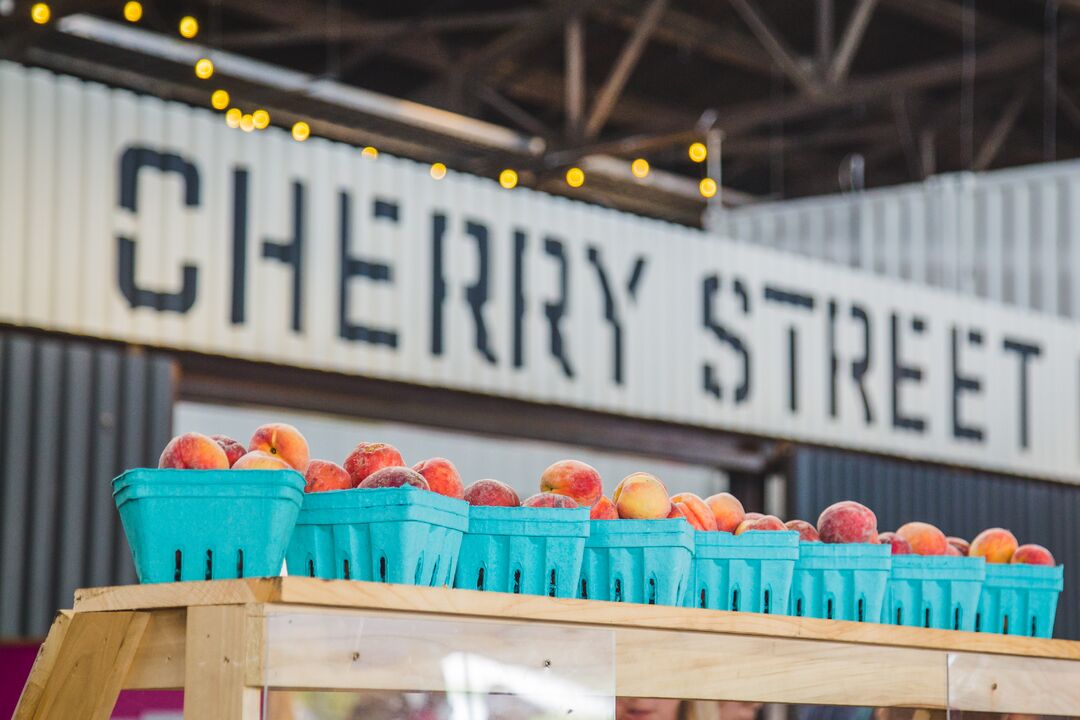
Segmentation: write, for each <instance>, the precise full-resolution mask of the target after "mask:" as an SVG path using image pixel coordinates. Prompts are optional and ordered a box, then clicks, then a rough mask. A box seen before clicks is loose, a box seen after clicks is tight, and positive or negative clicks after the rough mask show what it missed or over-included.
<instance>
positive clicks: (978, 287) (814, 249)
mask: <svg viewBox="0 0 1080 720" xmlns="http://www.w3.org/2000/svg"><path fill="white" fill-rule="evenodd" d="M1078 200H1080V161H1068V162H1059V163H1050V164H1045V165H1035V166H1031V167H1024V168H1016V169H1010V170H999V171H994V172H987V173H978V174H976V173H959V174H953V175H942V176H939V177H935V178H931V179H930V180H927V181H926V182H925V183H922V184H917V185H903V186H896V187H889V188H882V189H876V190H869V191H866V192H861V193H851V194H845V195H830V196H824V197H812V198H805V199H800V200H787V201H783V202H776V203H766V204H761V205H747V206H744V207H740V208H735V209H725V210H723V211H722V212H713V213H711V214H710V215H709V229H710V231H711V232H713V233H715V234H717V235H720V236H723V237H729V238H732V239H735V240H738V241H743V242H749V243H754V244H758V245H765V246H770V247H780V248H783V249H785V250H790V251H792V252H797V253H801V254H803V255H807V256H810V257H815V258H821V259H824V260H831V261H834V262H839V263H842V264H847V265H850V266H851V267H856V268H860V269H863V270H867V271H870V272H874V273H877V274H880V275H885V276H888V277H893V278H901V279H905V280H906V279H911V280H914V281H916V282H925V283H927V284H929V285H932V286H935V287H942V288H947V289H950V290H957V291H960V292H963V293H965V294H970V295H974V296H976V297H984V298H990V299H993V300H1000V301H1002V302H1007V303H1009V304H1012V305H1019V306H1021V307H1025V308H1031V309H1033V310H1039V311H1042V312H1048V313H1052V314H1056V315H1064V316H1067V317H1074V318H1075V317H1080V232H1078V230H1080V204H1078Z"/></svg>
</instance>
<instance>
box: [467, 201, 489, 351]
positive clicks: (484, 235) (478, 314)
mask: <svg viewBox="0 0 1080 720" xmlns="http://www.w3.org/2000/svg"><path fill="white" fill-rule="evenodd" d="M465 234H466V235H468V236H469V237H471V238H472V239H473V240H475V241H476V253H477V257H478V263H477V264H478V266H479V270H478V272H477V275H476V282H475V283H473V284H472V285H469V286H468V287H467V288H465V301H466V302H467V303H468V304H469V310H470V311H471V312H472V318H473V325H475V327H476V349H477V351H478V352H479V353H480V354H481V355H483V356H484V359H485V360H487V361H488V362H489V363H491V364H492V365H494V364H495V363H496V358H495V353H494V351H492V349H491V345H490V343H489V340H488V329H487V323H485V322H484V305H485V304H487V301H488V282H489V278H488V276H489V270H490V265H491V248H490V247H489V240H488V228H487V226H486V225H483V224H481V223H478V222H473V221H468V222H466V223H465Z"/></svg>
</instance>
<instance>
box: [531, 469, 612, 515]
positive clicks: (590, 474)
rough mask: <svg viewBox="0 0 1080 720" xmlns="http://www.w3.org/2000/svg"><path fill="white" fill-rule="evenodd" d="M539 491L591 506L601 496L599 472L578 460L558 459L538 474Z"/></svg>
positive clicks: (602, 490) (601, 488)
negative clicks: (563, 496)
mask: <svg viewBox="0 0 1080 720" xmlns="http://www.w3.org/2000/svg"><path fill="white" fill-rule="evenodd" d="M540 492H545V493H555V494H556V495H565V496H566V497H568V498H573V499H574V500H575V501H576V502H577V504H578V505H585V506H587V507H592V506H593V505H595V504H596V502H597V501H598V500H599V499H600V498H601V497H602V496H603V494H604V487H603V484H602V483H601V481H600V473H598V472H596V468H594V467H593V466H592V465H586V464H585V463H583V462H581V461H579V460H560V461H559V462H557V463H552V464H551V465H548V467H547V469H546V470H544V472H543V474H541V475H540Z"/></svg>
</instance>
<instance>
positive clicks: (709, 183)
mask: <svg viewBox="0 0 1080 720" xmlns="http://www.w3.org/2000/svg"><path fill="white" fill-rule="evenodd" d="M698 192H700V193H701V197H704V198H711V197H712V196H713V195H715V194H716V181H715V180H713V179H712V178H703V179H702V181H701V182H699V183H698Z"/></svg>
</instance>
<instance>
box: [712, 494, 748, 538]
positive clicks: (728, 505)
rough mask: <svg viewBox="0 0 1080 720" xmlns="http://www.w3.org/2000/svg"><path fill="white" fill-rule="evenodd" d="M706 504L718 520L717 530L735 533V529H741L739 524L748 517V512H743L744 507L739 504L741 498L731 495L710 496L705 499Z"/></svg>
mask: <svg viewBox="0 0 1080 720" xmlns="http://www.w3.org/2000/svg"><path fill="white" fill-rule="evenodd" d="M705 504H706V505H708V506H709V509H710V510H712V513H713V517H714V518H716V529H717V530H723V531H724V532H734V531H735V528H737V527H739V523H741V522H742V521H743V519H744V518H745V516H746V511H745V510H743V505H742V503H741V502H739V498H737V497H735V496H734V495H732V494H731V493H726V492H722V493H717V494H716V495H710V496H709V497H707V498H705Z"/></svg>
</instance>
